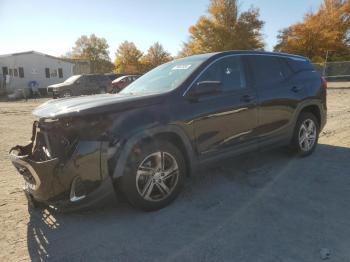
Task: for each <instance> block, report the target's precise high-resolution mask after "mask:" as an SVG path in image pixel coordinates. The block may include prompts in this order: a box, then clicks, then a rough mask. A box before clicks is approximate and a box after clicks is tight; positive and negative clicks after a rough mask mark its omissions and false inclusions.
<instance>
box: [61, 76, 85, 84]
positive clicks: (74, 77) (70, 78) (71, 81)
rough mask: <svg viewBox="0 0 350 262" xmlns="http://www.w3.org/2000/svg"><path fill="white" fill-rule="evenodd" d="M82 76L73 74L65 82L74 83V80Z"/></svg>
mask: <svg viewBox="0 0 350 262" xmlns="http://www.w3.org/2000/svg"><path fill="white" fill-rule="evenodd" d="M80 77H81V75H75V76H71V77H69V78H68V79H66V81H64V83H73V82H74V81H76V80H77V79H79V78H80Z"/></svg>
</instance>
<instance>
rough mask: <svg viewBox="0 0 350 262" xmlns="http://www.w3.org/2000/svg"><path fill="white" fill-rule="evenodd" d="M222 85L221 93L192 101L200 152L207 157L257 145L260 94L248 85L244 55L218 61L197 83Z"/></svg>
mask: <svg viewBox="0 0 350 262" xmlns="http://www.w3.org/2000/svg"><path fill="white" fill-rule="evenodd" d="M205 81H215V82H220V85H221V92H220V93H217V94H211V95H204V96H200V97H198V98H197V99H196V100H195V101H192V102H191V103H192V104H191V106H190V108H192V110H193V111H192V112H194V114H195V117H194V120H193V121H194V123H193V124H194V129H195V130H194V131H195V137H196V144H197V151H198V152H199V153H200V154H202V155H206V154H208V153H215V152H220V151H223V150H225V149H228V148H231V147H236V148H237V149H238V148H241V147H245V146H247V145H249V144H251V145H252V144H255V141H254V137H255V132H254V129H255V128H256V126H257V107H256V93H255V91H254V90H253V89H252V88H251V87H250V86H249V84H247V81H246V77H245V70H244V65H243V62H242V59H241V57H240V56H228V57H224V58H221V59H219V60H218V61H216V62H214V63H213V64H212V65H210V66H209V68H207V69H206V71H205V72H203V74H202V75H201V76H200V77H199V79H198V80H197V81H196V82H195V83H194V85H197V84H198V83H201V82H205Z"/></svg>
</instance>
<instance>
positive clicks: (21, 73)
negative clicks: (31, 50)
mask: <svg viewBox="0 0 350 262" xmlns="http://www.w3.org/2000/svg"><path fill="white" fill-rule="evenodd" d="M18 75H19V77H20V78H24V70H23V67H19V68H18Z"/></svg>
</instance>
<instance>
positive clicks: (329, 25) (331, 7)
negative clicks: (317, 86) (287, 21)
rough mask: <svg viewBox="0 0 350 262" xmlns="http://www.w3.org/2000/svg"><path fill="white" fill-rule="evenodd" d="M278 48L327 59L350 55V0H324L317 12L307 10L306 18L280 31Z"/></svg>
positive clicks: (341, 58)
mask: <svg viewBox="0 0 350 262" xmlns="http://www.w3.org/2000/svg"><path fill="white" fill-rule="evenodd" d="M277 39H278V43H277V45H276V46H275V48H274V49H275V51H279V52H286V53H294V54H299V55H303V56H306V57H308V58H310V59H311V60H312V61H314V62H323V61H324V59H325V56H326V53H327V51H330V52H329V54H330V60H333V61H336V60H345V59H350V1H344V0H324V1H323V3H322V4H321V6H320V8H319V9H318V10H317V12H315V13H311V12H309V13H307V14H306V15H305V17H304V20H303V21H302V22H299V23H296V24H294V25H291V26H290V27H288V28H285V29H283V30H281V31H280V32H279V35H278V37H277Z"/></svg>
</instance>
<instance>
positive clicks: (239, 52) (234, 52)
mask: <svg viewBox="0 0 350 262" xmlns="http://www.w3.org/2000/svg"><path fill="white" fill-rule="evenodd" d="M225 55H274V56H283V57H290V58H296V59H303V60H305V59H307V58H306V57H303V56H300V55H293V54H287V53H279V52H266V51H256V50H232V51H222V52H216V53H206V54H199V55H193V56H191V57H193V58H197V57H198V58H211V57H221V56H225ZM185 58H186V57H185Z"/></svg>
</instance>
